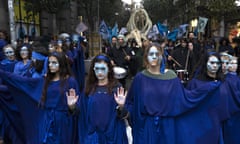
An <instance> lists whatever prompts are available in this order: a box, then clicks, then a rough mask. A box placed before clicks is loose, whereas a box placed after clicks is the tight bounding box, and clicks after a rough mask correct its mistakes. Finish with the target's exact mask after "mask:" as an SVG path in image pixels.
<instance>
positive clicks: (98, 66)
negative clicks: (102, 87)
mask: <svg viewBox="0 0 240 144" xmlns="http://www.w3.org/2000/svg"><path fill="white" fill-rule="evenodd" d="M93 70H94V72H95V75H96V77H97V78H98V79H99V80H103V79H105V78H107V75H108V66H107V64H106V63H104V62H96V63H95V64H94V68H93Z"/></svg>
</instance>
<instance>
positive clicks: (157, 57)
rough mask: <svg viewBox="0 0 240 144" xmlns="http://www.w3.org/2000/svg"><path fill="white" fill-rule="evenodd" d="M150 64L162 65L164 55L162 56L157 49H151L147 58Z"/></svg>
mask: <svg viewBox="0 0 240 144" xmlns="http://www.w3.org/2000/svg"><path fill="white" fill-rule="evenodd" d="M147 59H148V62H149V64H153V63H156V62H157V63H156V64H160V63H161V61H162V55H161V54H160V52H159V50H158V49H157V48H156V47H151V48H150V50H149V52H148V56H147Z"/></svg>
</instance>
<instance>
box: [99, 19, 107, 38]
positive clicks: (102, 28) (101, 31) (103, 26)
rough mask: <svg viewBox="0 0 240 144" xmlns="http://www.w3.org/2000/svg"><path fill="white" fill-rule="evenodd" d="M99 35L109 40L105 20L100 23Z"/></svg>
mask: <svg viewBox="0 0 240 144" xmlns="http://www.w3.org/2000/svg"><path fill="white" fill-rule="evenodd" d="M99 34H100V35H101V36H102V37H103V39H108V37H109V31H108V26H107V24H106V23H105V21H104V20H102V21H101V23H100V26H99Z"/></svg>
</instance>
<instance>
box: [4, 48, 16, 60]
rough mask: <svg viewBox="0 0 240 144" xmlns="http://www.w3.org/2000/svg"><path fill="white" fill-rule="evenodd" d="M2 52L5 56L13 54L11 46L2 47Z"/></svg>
mask: <svg viewBox="0 0 240 144" xmlns="http://www.w3.org/2000/svg"><path fill="white" fill-rule="evenodd" d="M4 54H5V56H6V57H7V58H8V57H11V56H14V50H13V48H11V47H7V48H5V49H4Z"/></svg>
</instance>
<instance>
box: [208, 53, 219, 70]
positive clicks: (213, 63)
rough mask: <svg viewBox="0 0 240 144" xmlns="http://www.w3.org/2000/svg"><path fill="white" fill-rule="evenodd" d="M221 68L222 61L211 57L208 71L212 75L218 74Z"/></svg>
mask: <svg viewBox="0 0 240 144" xmlns="http://www.w3.org/2000/svg"><path fill="white" fill-rule="evenodd" d="M219 67H220V61H219V60H218V58H217V57H215V56H210V57H209V58H208V62H207V71H208V72H210V73H216V72H217V71H218V69H219Z"/></svg>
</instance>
